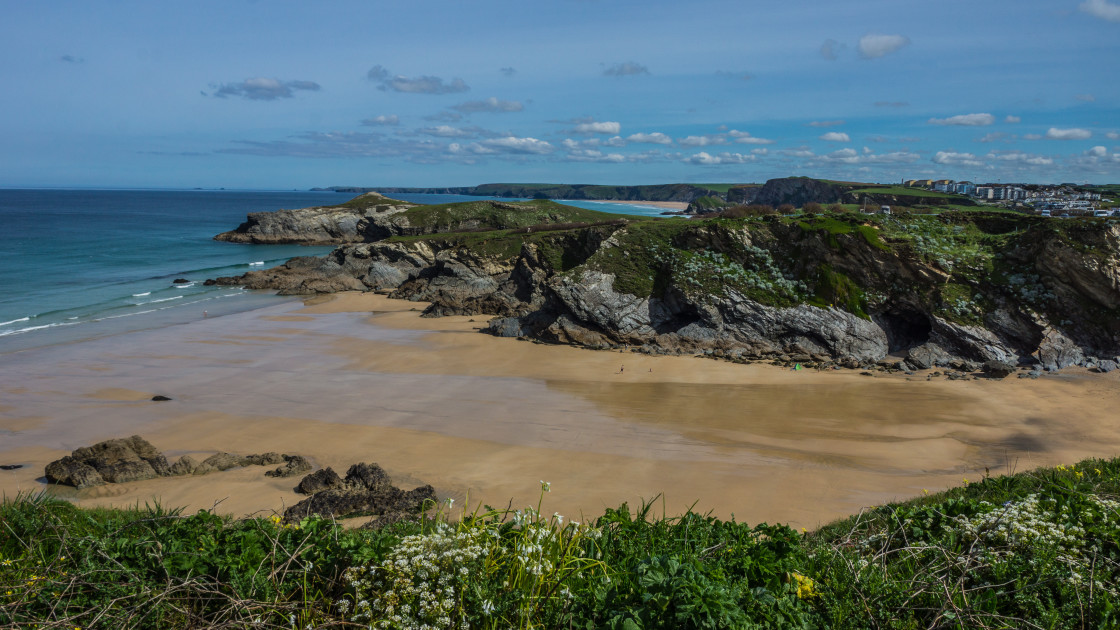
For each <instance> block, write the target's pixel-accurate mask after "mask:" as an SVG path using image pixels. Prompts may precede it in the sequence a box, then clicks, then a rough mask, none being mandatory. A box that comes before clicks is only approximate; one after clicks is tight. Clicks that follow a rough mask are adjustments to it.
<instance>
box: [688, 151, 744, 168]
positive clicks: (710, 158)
mask: <svg viewBox="0 0 1120 630" xmlns="http://www.w3.org/2000/svg"><path fill="white" fill-rule="evenodd" d="M756 159H757V158H756V157H755V156H753V155H743V154H742V153H726V152H724V153H719V154H716V155H711V154H709V153H708V152H707V151H701V152H699V153H696V154H693V155H691V156H689V157H687V158H685V160H684V161H685V162H688V163H689V164H699V165H701V166H716V165H719V164H746V163H747V162H753V161H755V160H756Z"/></svg>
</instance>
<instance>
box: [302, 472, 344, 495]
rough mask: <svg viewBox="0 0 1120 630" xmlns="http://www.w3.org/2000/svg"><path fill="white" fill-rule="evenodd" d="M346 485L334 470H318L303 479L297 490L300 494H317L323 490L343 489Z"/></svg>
mask: <svg viewBox="0 0 1120 630" xmlns="http://www.w3.org/2000/svg"><path fill="white" fill-rule="evenodd" d="M345 485H346V483H345V482H343V481H342V478H341V477H339V476H338V473H336V472H335V471H334V469H333V468H329V467H328V468H322V469H320V470H316V471H315V472H313V473H311V474H310V475H307V476H306V477H304V478H303V479H301V480H300V482H299V485H297V486H296V488H295V490H296V492H298V493H300V494H315V493H316V492H322V491H323V490H331V489H335V488H342V487H344V486H345Z"/></svg>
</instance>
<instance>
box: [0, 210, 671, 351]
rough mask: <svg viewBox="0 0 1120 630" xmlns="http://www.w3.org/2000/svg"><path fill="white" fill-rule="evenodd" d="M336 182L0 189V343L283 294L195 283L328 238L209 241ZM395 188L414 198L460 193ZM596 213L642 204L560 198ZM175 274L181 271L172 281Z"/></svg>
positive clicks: (56, 338)
mask: <svg viewBox="0 0 1120 630" xmlns="http://www.w3.org/2000/svg"><path fill="white" fill-rule="evenodd" d="M352 197H353V195H348V194H342V193H334V192H277V191H209V190H207V191H203V190H14V189H0V353H3V352H10V351H13V350H20V349H24V348H29V347H37V346H42V345H49V344H54V343H65V342H70V341H76V340H79V339H86V338H91V337H98V336H103V335H111V334H116V333H120V332H126V331H129V330H137V329H145V328H158V327H162V326H171V325H176V324H182V323H186V322H189V321H193V320H195V319H198V318H200V317H202V316H203V314H204V312H205V314H206V316H208V317H217V316H220V315H223V314H226V313H232V312H238V311H245V310H251V309H255V308H260V307H263V306H267V305H270V304H275V303H277V302H278V301H281V300H285V299H291V298H283V297H278V296H275V295H273V294H271V293H270V292H264V291H247V290H244V289H241V288H237V287H206V286H203V284H202V283H203V281H204V280H206V279H207V278H215V277H218V276H230V275H239V274H242V273H245V272H246V271H249V270H252V269H262V268H265V267H270V266H275V265H278V264H280V263H282V262H284V261H286V260H287V259H289V258H291V257H293V256H309V255H321V254H325V253H326V252H328V251H330V248H329V247H301V246H297V245H245V244H237V243H222V242H218V241H215V240H213V237H214V235H215V234H218V233H219V232H224V231H227V230H232V229H234V228H236V227H237V226H238V224H240V223H241V222H242V221H244V220H245V215H247V214H248V213H250V212H261V211H272V210H279V209H282V208H305V207H309V206H326V205H336V204H339V203H342V202H344V201H347V200H348V199H350V198H352ZM394 197H397V198H401V199H404V200H407V201H414V202H417V203H450V202H455V201H469V200H477V199H480V197H465V196H460V195H405V194H398V195H394ZM565 203H571V204H572V205H578V206H581V207H584V208H591V209H594V210H601V211H604V212H619V213H630V214H657V213H658V212H660V211H659V210H656V209H651V208H649V207H643V206H627V205H622V204H605V203H596V202H565ZM176 279H184V280H187V282H186V283H177V284H176V283H175V282H174V281H175V280H176Z"/></svg>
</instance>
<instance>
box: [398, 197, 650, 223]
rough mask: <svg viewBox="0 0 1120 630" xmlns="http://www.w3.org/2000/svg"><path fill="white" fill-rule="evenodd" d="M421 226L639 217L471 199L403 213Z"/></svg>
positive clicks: (552, 205) (548, 204)
mask: <svg viewBox="0 0 1120 630" xmlns="http://www.w3.org/2000/svg"><path fill="white" fill-rule="evenodd" d="M403 215H404V217H405V218H407V219H408V222H409V223H410V224H411V225H413V226H415V227H419V228H426V229H435V228H439V227H440V226H449V227H451V228H454V227H456V226H461V225H471V226H472V227H479V228H490V229H495V230H508V229H512V228H519V227H527V226H534V225H542V224H546V223H576V222H585V223H593V222H599V221H610V220H614V219H635V218H636V217H634V216H632V215H625V214H614V213H609V212H598V211H596V210H586V209H584V208H576V207H573V206H566V205H563V204H559V203H556V202H554V201H548V200H544V199H539V200H534V201H521V202H494V201H468V202H462V203H450V204H440V205H431V206H415V207H413V208H410V209H408V210H406V211H405V212H404V213H403Z"/></svg>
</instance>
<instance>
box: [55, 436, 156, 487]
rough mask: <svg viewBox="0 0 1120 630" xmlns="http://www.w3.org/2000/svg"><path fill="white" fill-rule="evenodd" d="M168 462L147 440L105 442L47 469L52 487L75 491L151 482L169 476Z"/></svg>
mask: <svg viewBox="0 0 1120 630" xmlns="http://www.w3.org/2000/svg"><path fill="white" fill-rule="evenodd" d="M170 468H171V467H170V466H168V464H167V459H166V458H165V457H164V456H163V454H161V453H160V452H159V451H158V450H156V448H155V447H154V446H152V445H151V444H150V443H149V442H148V441H147V440H145V439H144V438H142V437H140V436H138V435H134V436H132V437H129V438H124V439H114V440H105V441H104V442H98V443H97V444H94V445H93V446H89V447H83V448H79V449H77V450H75V451H74V452H73V453H71V454H70V455H67V456H66V457H63V458H62V459H59V460H55V461H53V462H51V463H49V464H47V466H46V470H45V472H46V477H47V481H48V482H50V483H59V484H65V485H71V486H74V487H76V488H85V487H89V486H98V485H102V484H104V483H124V482H126V481H138V480H142V479H152V478H154V477H159V476H162V475H166V474H168V473H169V472H170Z"/></svg>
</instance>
